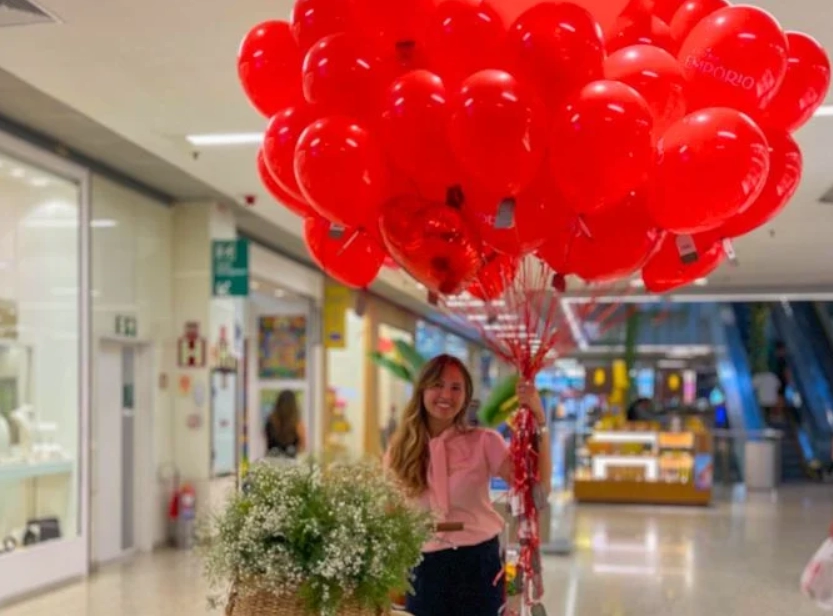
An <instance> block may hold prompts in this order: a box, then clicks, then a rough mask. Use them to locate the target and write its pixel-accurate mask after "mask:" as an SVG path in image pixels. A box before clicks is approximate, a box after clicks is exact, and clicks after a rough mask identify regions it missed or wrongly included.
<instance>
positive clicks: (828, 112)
mask: <svg viewBox="0 0 833 616" xmlns="http://www.w3.org/2000/svg"><path fill="white" fill-rule="evenodd" d="M813 115H814V116H816V117H817V118H826V117H828V116H833V105H824V106H822V107H819V108H818V109H816V112H815V113H814V114H813Z"/></svg>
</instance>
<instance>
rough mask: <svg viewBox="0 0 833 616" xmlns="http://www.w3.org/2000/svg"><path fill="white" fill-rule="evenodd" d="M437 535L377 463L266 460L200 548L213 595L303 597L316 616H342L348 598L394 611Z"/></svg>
mask: <svg viewBox="0 0 833 616" xmlns="http://www.w3.org/2000/svg"><path fill="white" fill-rule="evenodd" d="M429 529H430V519H429V517H428V514H426V513H424V512H421V511H418V510H417V509H414V508H412V507H411V505H410V504H409V503H408V501H407V500H406V499H405V497H404V496H403V495H402V493H401V492H400V491H399V490H398V489H397V488H396V486H395V485H394V484H393V483H392V482H390V481H389V480H388V479H387V478H386V477H385V476H384V475H383V473H382V471H381V469H380V468H379V467H378V465H377V464H370V463H350V464H344V463H341V464H335V465H332V466H329V467H327V468H323V467H321V466H319V465H316V464H314V463H310V464H290V463H286V462H277V461H264V462H260V463H258V464H255V465H254V466H252V468H251V470H250V472H249V474H248V475H247V477H246V482H245V485H244V488H243V491H242V492H240V493H238V494H235V495H234V496H233V497H232V498H231V499H230V500H229V501H228V502H227V504H226V506H225V507H224V509H223V511H222V512H221V513H220V514H219V515H218V516H216V517H215V518H213V519H212V520H211V521H210V522H209V524H208V526H207V527H206V528H205V530H204V532H203V533H202V537H201V541H200V544H201V546H202V549H203V551H204V554H205V566H206V573H207V576H208V578H209V581H210V582H211V583H212V585H213V586H215V587H217V586H220V587H223V586H225V587H227V586H228V584H231V585H233V586H234V587H235V588H236V589H237V591H238V592H240V593H242V594H245V593H255V592H264V591H265V592H269V593H273V594H275V595H278V596H290V595H291V596H300V597H302V598H303V599H304V601H305V602H306V605H307V608H308V610H309V612H310V613H311V614H322V615H323V616H335V615H336V614H337V613H338V610H339V606H340V605H341V603H342V601H344V600H345V599H347V598H348V597H349V598H352V599H354V600H356V601H358V602H359V603H361V604H363V605H365V606H367V607H368V608H371V609H378V610H386V609H388V608H389V607H390V599H389V597H390V595H391V593H392V592H406V591H407V590H409V588H410V583H409V574H410V571H411V569H412V568H413V567H414V566H416V565H417V564H418V563H419V560H420V558H421V553H420V551H421V547H422V545H423V543H424V542H425V541H426V540H427V538H428V536H429Z"/></svg>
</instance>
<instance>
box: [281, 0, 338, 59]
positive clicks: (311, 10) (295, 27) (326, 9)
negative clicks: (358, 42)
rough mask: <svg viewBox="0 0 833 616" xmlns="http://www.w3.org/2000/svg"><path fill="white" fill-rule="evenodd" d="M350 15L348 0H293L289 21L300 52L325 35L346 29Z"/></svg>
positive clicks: (303, 51)
mask: <svg viewBox="0 0 833 616" xmlns="http://www.w3.org/2000/svg"><path fill="white" fill-rule="evenodd" d="M350 17H351V15H350V0H295V4H294V5H293V7H292V18H291V19H290V21H289V23H290V24H291V26H292V34H293V36H294V37H295V40H296V41H298V46H299V47H300V49H301V53H306V52H307V51H308V50H309V48H310V47H312V46H313V45H315V44H316V43H317V42H318V41H320V40H321V39H322V38H324V37H325V36H330V35H331V34H337V33H339V32H346V31H348V30H349V29H350V27H351V19H350Z"/></svg>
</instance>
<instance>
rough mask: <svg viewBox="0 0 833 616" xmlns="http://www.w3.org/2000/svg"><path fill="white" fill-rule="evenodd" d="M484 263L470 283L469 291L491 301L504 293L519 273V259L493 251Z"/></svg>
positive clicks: (475, 295) (479, 297) (477, 296)
mask: <svg viewBox="0 0 833 616" xmlns="http://www.w3.org/2000/svg"><path fill="white" fill-rule="evenodd" d="M484 261H485V262H484V264H483V266H482V267H481V268H480V271H478V272H477V276H476V277H475V279H474V282H472V283H471V284H470V285H469V288H468V292H469V293H470V294H471V295H473V296H474V297H476V298H478V299H482V300H484V301H490V300H494V299H497V298H499V297H500V296H501V295H503V291H504V290H505V289H506V287H507V286H509V285H511V284H512V283H513V281H514V280H515V275H516V274H517V273H518V265H519V262H518V259H517V258H516V257H510V256H509V255H504V254H500V253H497V252H493V253H491V254H488V255H487V256H486V257H485V259H484Z"/></svg>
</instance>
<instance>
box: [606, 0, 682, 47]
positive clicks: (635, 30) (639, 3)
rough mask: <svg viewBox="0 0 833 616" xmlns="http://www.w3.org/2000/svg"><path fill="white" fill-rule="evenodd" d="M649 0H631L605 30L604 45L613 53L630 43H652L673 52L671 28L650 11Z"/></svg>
mask: <svg viewBox="0 0 833 616" xmlns="http://www.w3.org/2000/svg"><path fill="white" fill-rule="evenodd" d="M651 4H652V3H651V1H650V0H631V2H630V3H628V6H626V7H625V10H623V11H622V13H621V14H620V15H619V18H618V19H617V20H616V23H615V24H614V25H613V27H612V28H611V29H609V30H607V31H606V32H605V47H606V48H607V52H608V53H614V52H616V51H619V50H620V49H623V48H625V47H630V46H631V45H653V46H655V47H661V48H662V49H665V50H666V51H669V52H673V51H675V49H674V44H673V41H672V40H671V29H670V28H669V27H668V24H666V23H665V22H664V21H663V20H662V19H660V18H659V17H657V16H656V15H654V14H653V13H652V11H651Z"/></svg>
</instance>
